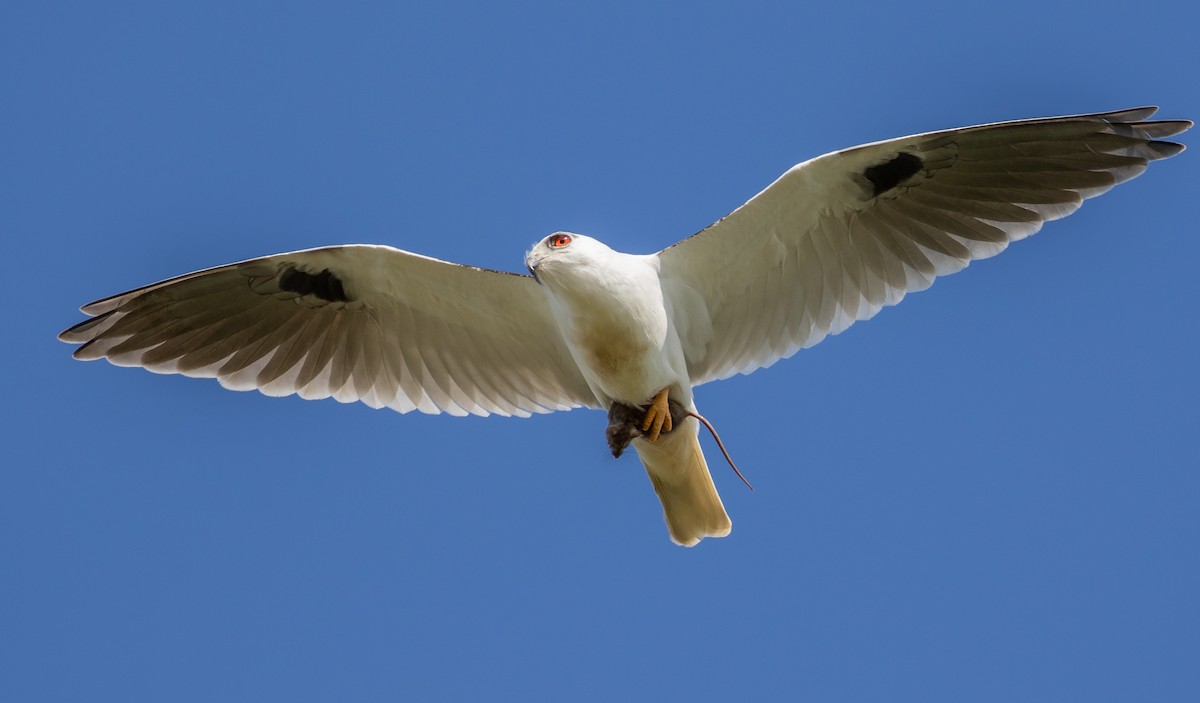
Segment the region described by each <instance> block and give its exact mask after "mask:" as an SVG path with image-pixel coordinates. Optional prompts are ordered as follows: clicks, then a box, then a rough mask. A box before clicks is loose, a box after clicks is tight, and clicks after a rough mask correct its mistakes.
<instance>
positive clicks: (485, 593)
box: [0, 2, 1200, 702]
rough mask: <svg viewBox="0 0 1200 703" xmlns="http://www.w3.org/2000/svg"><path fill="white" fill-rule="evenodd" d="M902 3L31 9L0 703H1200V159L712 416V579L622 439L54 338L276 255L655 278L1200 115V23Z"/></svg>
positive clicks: (20, 67)
mask: <svg viewBox="0 0 1200 703" xmlns="http://www.w3.org/2000/svg"><path fill="white" fill-rule="evenodd" d="M876 5H877V4H873V3H866V4H864V3H832V4H829V3H823V4H820V7H819V9H806V6H805V5H804V4H802V3H782V2H781V3H736V4H735V3H728V4H721V5H718V4H711V3H700V4H696V3H675V4H671V3H605V4H594V5H591V4H589V5H582V4H566V3H543V4H510V5H505V6H502V7H501V6H497V5H493V4H482V3H481V4H478V5H468V4H460V5H455V4H450V3H443V4H436V5H435V4H432V3H428V4H425V3H422V4H419V5H418V4H413V5H411V6H406V5H404V4H400V3H344V4H342V6H335V5H333V4H329V5H318V4H312V3H264V2H237V3H229V2H207V3H203V4H201V3H195V4H188V5H183V4H177V3H159V2H143V3H131V2H109V3H55V2H44V3H36V4H34V3H24V4H23V6H22V7H17V6H16V5H15V4H10V5H8V6H6V8H5V9H4V10H2V11H0V72H2V73H0V80H2V84H0V87H2V89H3V95H4V97H5V100H4V102H5V108H4V109H3V111H2V114H0V126H2V127H3V129H2V130H0V134H2V136H0V161H2V162H3V164H4V167H3V168H2V169H0V192H3V203H4V204H3V207H2V208H0V228H2V230H3V232H4V233H5V236H4V240H5V247H6V250H7V251H8V255H7V260H8V265H7V267H6V274H5V282H6V284H7V285H6V290H7V294H8V299H9V301H10V302H9V305H10V308H9V310H10V311H9V315H8V318H9V319H8V322H7V329H8V331H7V333H6V337H5V340H6V343H5V344H4V345H3V351H2V352H0V353H2V354H3V355H4V366H5V368H7V369H8V370H9V372H8V374H6V376H5V378H4V380H3V387H4V389H5V396H6V401H7V402H6V403H5V411H4V413H5V417H4V420H3V424H2V426H3V437H4V449H5V451H4V456H5V459H4V462H3V463H4V468H3V469H2V470H0V563H3V564H4V575H3V577H0V604H2V605H0V698H3V699H5V700H13V701H18V700H19V701H80V700H88V701H109V700H112V701H126V702H127V701H215V700H219V701H262V700H288V701H307V700H312V701H327V700H348V701H374V700H456V699H457V700H461V699H499V698H508V697H513V698H520V699H523V700H539V699H542V700H614V699H616V700H680V699H685V698H686V699H690V700H726V701H728V700H822V701H877V700H893V701H908V700H912V701H963V700H970V701H1013V700H1021V701H1061V700H1088V701H1105V700H1114V701H1115V700H1122V701H1128V700H1156V701H1177V700H1197V699H1198V698H1200V680H1198V679H1197V677H1196V668H1195V665H1196V662H1197V661H1198V660H1200V600H1198V599H1197V598H1196V594H1197V593H1200V564H1198V563H1197V554H1198V553H1200V550H1198V546H1200V545H1198V542H1200V520H1198V518H1197V510H1196V508H1197V505H1198V504H1200V503H1198V499H1200V471H1198V470H1200V451H1198V450H1197V448H1196V437H1195V432H1196V430H1197V426H1198V423H1197V416H1198V414H1197V411H1196V406H1195V398H1196V397H1197V395H1198V393H1200V376H1198V374H1197V371H1196V366H1195V358H1196V351H1195V350H1196V346H1197V341H1198V340H1197V326H1196V317H1195V311H1194V304H1193V302H1192V297H1193V296H1194V280H1195V271H1196V261H1197V260H1198V259H1200V238H1197V236H1196V226H1195V218H1194V215H1193V212H1192V210H1191V207H1192V206H1193V204H1194V202H1195V198H1196V194H1197V186H1198V185H1200V180H1198V173H1200V170H1198V168H1197V166H1196V163H1197V162H1196V154H1197V152H1196V151H1194V150H1193V151H1191V152H1187V153H1185V154H1183V155H1182V156H1180V157H1178V158H1176V159H1173V160H1171V161H1169V162H1164V163H1159V164H1156V165H1155V166H1154V167H1153V168H1151V169H1150V171H1149V172H1148V173H1147V174H1146V175H1145V176H1143V177H1142V178H1140V179H1138V180H1136V181H1134V182H1131V183H1129V184H1127V185H1124V186H1121V187H1119V188H1118V189H1116V190H1115V191H1113V192H1111V193H1109V194H1107V195H1105V196H1103V197H1102V198H1100V199H1099V200H1096V201H1092V202H1090V203H1089V204H1088V205H1086V206H1085V207H1084V208H1083V209H1082V210H1081V211H1080V212H1079V213H1077V214H1076V215H1074V216H1072V217H1071V218H1069V219H1067V220H1064V221H1061V222H1058V223H1052V224H1051V225H1049V226H1048V227H1047V228H1046V229H1045V230H1044V231H1043V232H1042V233H1041V234H1039V235H1038V236H1036V237H1034V238H1032V239H1030V240H1027V241H1025V242H1022V243H1020V244H1017V245H1015V246H1014V247H1012V248H1011V249H1010V250H1009V251H1007V252H1005V253H1004V254H1003V255H1002V256H1000V257H998V258H996V259H993V260H989V261H985V262H981V263H979V264H976V265H973V266H971V267H970V268H969V269H968V270H967V271H965V272H963V273H961V274H958V275H955V276H953V277H950V278H947V279H944V280H941V281H939V282H938V283H937V284H936V285H935V286H934V287H933V288H932V289H931V290H929V291H927V292H924V293H921V294H918V295H915V296H912V297H910V298H909V299H908V300H906V301H904V303H903V304H902V305H900V306H898V307H897V308H894V309H888V310H885V311H884V312H883V313H881V314H880V315H879V316H878V317H877V318H876V319H874V320H872V321H870V322H868V323H862V324H859V325H856V326H854V327H853V328H851V329H850V330H849V331H848V332H846V333H845V334H843V335H840V336H838V337H834V338H830V339H828V340H826V341H825V342H823V343H822V344H820V345H819V346H817V347H815V348H813V349H810V350H807V351H804V352H801V353H800V354H798V355H797V356H796V357H794V358H792V359H791V360H789V361H785V362H781V363H779V364H777V365H776V366H774V367H772V368H771V369H768V370H765V371H760V372H757V373H755V374H753V375H751V376H747V377H738V378H735V379H732V380H730V381H726V382H722V383H718V384H713V385H709V386H704V387H701V388H700V389H698V391H697V402H698V404H699V406H700V408H701V411H702V412H704V413H705V414H706V415H707V416H708V417H709V418H710V419H711V420H713V422H715V423H716V425H717V427H718V428H719V429H720V430H721V433H722V436H723V438H724V439H725V442H726V443H727V444H728V445H729V447H730V449H731V450H732V452H733V453H734V457H735V458H736V459H737V461H738V463H739V466H740V467H741V468H742V469H743V471H744V472H745V473H746V474H747V476H748V478H749V479H750V480H751V481H752V482H753V483H754V485H755V487H756V488H757V491H756V492H755V493H750V492H749V491H747V490H746V489H745V488H744V487H743V486H742V485H741V483H740V482H739V481H738V480H737V478H736V477H735V476H734V475H733V474H732V472H730V471H728V470H727V468H725V467H724V466H722V465H721V464H720V463H719V460H718V459H717V458H716V452H715V449H714V448H712V447H711V445H710V446H709V455H710V458H711V459H713V461H712V466H713V469H714V474H715V476H716V481H717V485H718V487H719V489H720V490H721V492H722V494H723V496H724V499H725V503H726V506H727V507H728V509H729V512H730V513H731V515H732V517H733V521H734V531H733V534H732V535H731V536H730V537H729V538H727V539H724V540H708V541H706V542H705V543H703V544H702V545H701V546H700V547H698V548H697V549H694V550H685V549H681V548H678V547H675V546H673V545H672V544H670V543H669V541H668V540H667V536H666V531H665V529H664V526H663V524H662V519H661V513H660V509H659V507H658V504H657V501H656V500H655V497H654V494H653V491H652V490H651V488H650V486H649V482H648V481H647V479H646V477H645V475H644V473H643V471H642V469H641V467H640V466H639V465H638V463H637V462H636V460H635V459H634V458H633V457H632V456H627V457H626V458H624V459H622V460H620V461H614V460H613V459H612V458H611V457H610V456H609V455H608V452H607V450H606V447H605V445H604V439H603V430H604V424H605V422H604V417H603V415H602V414H600V413H596V412H586V411H576V412H572V413H565V414H558V415H554V416H541V417H535V418H533V419H527V420H518V419H499V418H487V419H480V418H467V419H455V418H450V417H429V416H421V415H417V414H412V415H405V416H401V415H397V414H395V413H391V412H386V411H372V410H370V409H368V408H366V407H362V406H344V405H339V404H337V403H335V402H333V401H323V402H304V401H301V400H298V399H296V398H286V399H273V398H266V397H263V396H261V395H259V394H257V393H232V392H229V391H225V390H222V389H221V388H220V387H219V386H218V385H217V384H216V383H215V382H212V381H198V380H193V379H186V378H179V377H166V376H156V375H153V374H150V373H146V372H144V371H140V370H132V369H120V368H115V367H112V366H109V365H108V364H104V363H90V364H83V363H79V362H75V361H72V360H71V358H70V348H69V347H67V346H65V345H62V344H60V343H59V342H57V341H55V338H54V337H55V334H56V333H57V332H58V331H59V330H60V329H62V328H65V327H67V326H68V325H71V324H73V323H75V322H76V321H78V320H79V319H81V317H80V315H79V314H78V313H77V312H76V309H77V307H78V306H79V305H80V304H82V303H84V302H87V301H89V300H92V299H95V298H97V297H101V296H104V295H108V294H111V293H115V292H119V291H122V290H125V289H128V288H131V287H135V286H138V285H141V284H145V283H149V282H152V281H155V280H158V279H161V278H165V277H168V276H172V275H175V274H179V273H183V272H186V271H190V270H194V269H197V268H202V267H205V266H211V265H216V264H221V263H225V262H229V261H234V260H238V259H243V258H247V257H251V256H256V255H262V254H270V253H276V252H280V251H288V250H293V249H299V248H304V247H311V246H318V245H323V244H338V243H353V242H372V243H385V244H391V245H394V246H398V247H401V248H404V249H408V250H411V251H416V252H420V253H423V254H427V255H431V256H437V257H440V258H445V259H450V260H454V261H460V262H465V263H470V264H475V265H480V266H487V267H492V268H503V269H507V270H515V271H519V270H521V266H522V255H523V252H524V251H525V249H526V248H527V247H528V246H529V245H530V244H531V243H533V242H534V241H535V240H537V239H539V238H540V237H542V236H544V235H545V234H547V233H549V232H552V231H554V230H558V229H568V230H573V231H578V232H584V233H588V234H592V235H594V236H597V237H599V238H601V239H603V240H604V241H606V242H607V243H609V244H610V245H612V246H614V247H615V248H618V249H622V250H625V251H633V252H651V251H654V250H657V249H659V248H661V247H663V246H665V245H667V244H669V243H671V242H673V241H675V240H677V239H679V238H681V237H683V236H686V235H688V234H691V233H692V232H694V231H696V230H698V229H700V228H702V227H704V226H705V225H707V224H709V223H710V222H712V221H713V220H715V219H716V218H718V217H720V216H721V215H723V214H725V213H726V212H728V211H729V210H731V209H733V208H734V207H736V206H737V205H739V204H741V203H742V202H743V201H744V200H745V199H747V198H748V197H750V196H751V195H753V194H754V193H756V192H757V191H758V190H760V189H761V188H762V187H764V186H765V185H766V184H768V183H769V182H771V181H772V180H773V179H774V178H776V177H777V176H778V175H779V174H780V173H782V172H783V171H784V170H785V169H786V168H788V167H789V166H791V165H792V164H794V163H796V162H799V161H802V160H804V159H807V158H810V157H812V156H815V155H818V154H821V153H824V152H827V151H831V150H834V149H838V148H843V147H847V146H852V145H855V144H859V143H863V142H868V141H874V140H879V139H884V138H888V137H894V136H900V135H904V134H909V133H913V132H920V131H927V130H931V129H938V128H945V127H955V126H961V125H967V124H974V123H980V122H991V121H996V120H1003V119H1015V118H1022V117H1035V116H1045V115H1053V114H1066V113H1076V112H1089V111H1097V110H1109V109H1117V108H1124V107H1132V106H1135V105H1142V104H1160V105H1162V107H1163V112H1162V114H1163V115H1164V116H1166V117H1189V118H1193V119H1194V118H1196V117H1197V116H1198V115H1200V92H1198V91H1197V90H1196V76H1195V69H1196V62H1195V44H1194V36H1193V34H1194V28H1195V26H1196V23H1197V16H1196V10H1195V9H1194V7H1191V6H1190V4H1189V3H1184V2H1145V3H1139V4H1138V5H1137V13H1136V14H1134V13H1132V12H1130V11H1129V8H1128V7H1127V6H1124V5H1111V6H1107V5H1099V6H1097V5H1092V6H1089V9H1088V10H1087V11H1086V12H1084V11H1082V10H1080V9H1073V8H1069V7H1067V6H1066V4H1064V6H1063V7H1061V8H1060V7H1059V6H1058V5H1056V4H1055V3H1045V2H1037V3H1033V2H1008V3H989V4H987V5H986V6H984V7H973V6H970V5H964V4H961V3H945V4H921V3H917V4H912V3H905V4H901V5H896V6H894V7H876ZM1183 140H1184V141H1185V142H1189V141H1194V137H1193V136H1191V135H1184V137H1183Z"/></svg>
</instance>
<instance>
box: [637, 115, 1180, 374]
mask: <svg viewBox="0 0 1200 703" xmlns="http://www.w3.org/2000/svg"><path fill="white" fill-rule="evenodd" d="M1155 111H1156V108H1153V107H1145V108H1137V109H1131V110H1123V111H1120V112H1107V113H1098V114H1091V115H1076V116H1070V117H1054V118H1047V119H1036V120H1022V121H1017V122H1000V123H996V124H990V125H981V126H978V127H967V128H963V129H953V130H946V131H941V132H931V133H928V134H921V135H916V136H911V137H903V138H900V139H893V140H889V141H883V142H877V143H874V144H868V145H865V146H860V147H855V148H853V149H847V150H844V151H839V152H834V153H832V154H827V155H825V156H821V157H819V158H816V159H813V160H811V161H807V162H805V163H802V164H800V165H798V166H795V167H793V168H792V169H790V170H789V171H788V172H787V173H785V174H784V175H783V176H782V177H780V178H779V180H777V181H775V182H774V183H773V184H771V185H770V186H769V187H768V188H767V189H766V190H764V191H762V192H761V193H759V194H758V195H757V196H755V197H754V198H753V199H751V200H750V201H749V202H747V203H746V204H745V205H743V206H742V207H740V208H738V209H737V210H735V211H734V212H733V213H731V214H730V215H728V216H727V217H725V218H723V219H721V220H720V221H718V222H717V223H715V224H713V225H712V226H710V227H708V228H707V229H705V230H703V231H701V232H700V233H698V234H696V235H694V236H692V237H689V238H688V239H685V240H683V241H682V242H679V243H677V244H675V245H674V246H671V247H668V248H667V249H664V250H663V251H661V252H659V253H658V257H659V260H660V266H661V269H660V271H661V274H660V275H661V278H662V280H663V284H664V286H665V287H666V288H667V290H668V294H669V296H670V299H671V300H672V304H673V306H674V311H673V313H672V314H673V315H674V318H675V321H676V326H677V328H678V329H679V330H680V334H681V338H682V339H683V342H684V352H685V355H686V357H687V361H688V367H689V372H690V374H691V378H692V382H693V383H695V384H699V383H703V382H706V381H711V380H715V379H720V378H727V377H729V376H732V375H734V374H736V373H749V372H751V371H753V370H755V369H758V368H762V367H764V366H769V365H771V364H773V363H775V362H776V361H778V360H779V359H781V358H786V357H789V356H791V355H792V354H794V353H795V352H796V351H797V350H799V349H801V348H804V347H810V346H812V345H814V344H816V343H817V342H820V341H821V340H822V339H824V338H825V336H826V335H830V334H837V333H839V332H841V331H842V330H845V329H846V328H847V327H849V326H850V325H851V324H853V323H854V322H855V321H856V320H865V319H868V318H870V317H872V316H873V315H874V314H875V313H877V312H879V310H880V309H881V308H882V307H883V306H886V305H895V304H896V303H898V302H900V300H901V299H903V298H904V295H905V294H906V293H909V292H914V291H919V290H924V289H925V288H928V287H929V286H930V284H932V283H933V280H934V278H936V277H937V276H943V275H946V274H949V273H954V272H955V271H958V270H960V269H962V268H964V267H965V266H966V265H967V264H968V263H969V262H971V261H973V260H975V259H983V258H987V257H989V256H994V255H995V254H998V253H1000V252H1001V251H1003V250H1004V248H1005V247H1007V246H1008V244H1009V242H1012V241H1015V240H1018V239H1021V238H1024V237H1027V236H1029V235H1031V234H1033V233H1034V232H1037V231H1038V230H1039V229H1041V227H1042V223H1043V222H1046V221H1047V220H1055V219H1058V218H1060V217H1065V216H1066V215H1069V214H1070V213H1072V212H1074V211H1075V210H1076V209H1077V208H1078V207H1079V206H1080V204H1081V203H1082V202H1083V201H1084V200H1086V199H1087V198H1091V197H1094V196H1097V195H1099V194H1101V193H1103V192H1105V191H1107V190H1108V189H1110V188H1112V187H1113V186H1114V185H1116V184H1118V183H1121V182H1122V181H1126V180H1129V179H1131V178H1134V177H1135V176H1137V175H1139V174H1141V173H1142V171H1144V170H1145V169H1146V165H1147V164H1148V163H1149V162H1150V161H1154V160H1157V159H1163V158H1167V157H1169V156H1173V155H1175V154H1177V153H1179V152H1180V151H1182V150H1183V146H1182V145H1181V144H1176V143H1173V142H1169V141H1160V140H1161V139H1162V138H1164V137H1169V136H1172V135H1175V134H1179V133H1181V132H1183V131H1184V130H1186V129H1188V128H1189V127H1191V126H1192V123H1191V122H1189V121H1186V120H1163V121H1146V120H1147V119H1148V118H1149V117H1150V116H1151V115H1153V114H1154V112H1155Z"/></svg>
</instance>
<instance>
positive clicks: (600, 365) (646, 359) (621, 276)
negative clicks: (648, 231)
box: [549, 255, 682, 404]
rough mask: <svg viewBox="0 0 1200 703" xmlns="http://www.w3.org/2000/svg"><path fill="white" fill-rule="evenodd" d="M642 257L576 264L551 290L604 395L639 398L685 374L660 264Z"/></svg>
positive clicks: (587, 372)
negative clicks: (611, 263)
mask: <svg viewBox="0 0 1200 703" xmlns="http://www.w3.org/2000/svg"><path fill="white" fill-rule="evenodd" d="M619 256H625V255H619ZM642 258H643V257H632V256H629V257H628V260H626V261H621V260H618V261H616V262H614V263H616V264H619V265H614V266H607V267H601V266H597V267H589V268H587V269H583V270H580V271H577V272H573V274H574V275H572V276H570V277H569V278H568V277H565V276H564V277H562V278H560V279H559V280H556V281H554V282H553V283H552V284H551V290H550V291H549V292H550V293H551V295H550V304H551V307H552V308H553V310H554V315H555V319H556V320H557V321H558V323H559V326H560V330H561V332H562V334H563V338H564V339H565V340H566V342H567V346H568V347H569V348H570V349H571V354H572V355H573V356H574V358H575V361H576V363H578V364H579V367H580V369H581V370H582V371H583V375H584V378H586V379H587V381H588V383H589V384H590V385H591V387H592V390H593V391H594V392H595V393H596V395H597V398H598V399H599V400H600V401H601V402H602V403H603V402H607V401H609V400H620V401H622V402H625V403H629V404H641V403H644V402H646V401H647V400H648V399H649V398H650V397H652V396H653V395H654V393H656V392H657V391H658V390H659V389H661V388H663V387H665V386H668V385H678V382H679V380H680V379H679V378H678V376H679V372H680V369H678V368H677V366H678V365H679V362H680V361H681V360H682V352H680V351H678V350H679V341H678V339H677V338H675V335H674V329H673V327H672V325H671V324H670V322H669V319H668V310H667V304H666V301H665V300H664V298H663V291H662V287H661V285H660V282H659V279H658V272H657V270H656V269H654V268H653V267H651V266H648V265H646V264H645V263H644V262H643V261H642Z"/></svg>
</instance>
